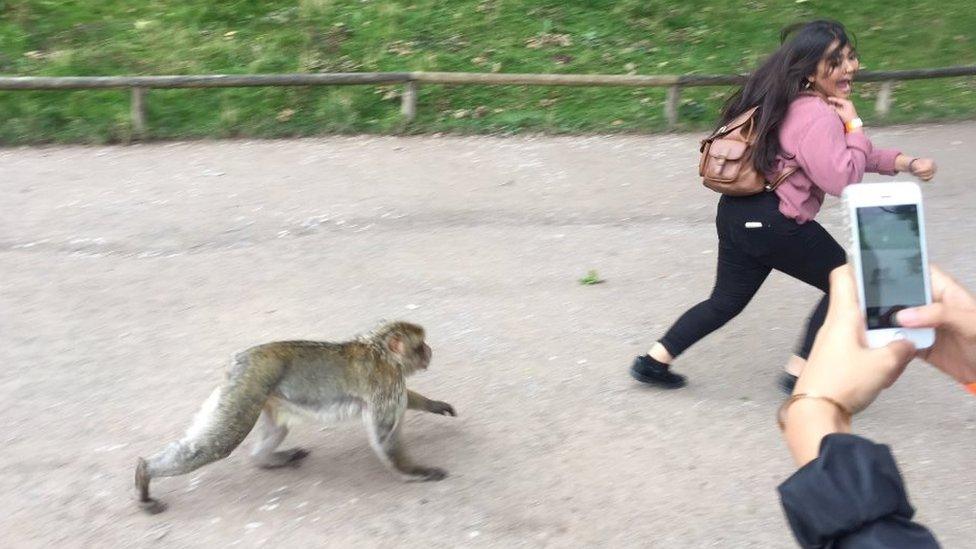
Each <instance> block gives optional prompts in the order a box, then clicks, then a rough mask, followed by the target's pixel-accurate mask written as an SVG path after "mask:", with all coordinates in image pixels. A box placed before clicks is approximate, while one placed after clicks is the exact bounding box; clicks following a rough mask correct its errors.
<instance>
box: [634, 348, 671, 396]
mask: <svg viewBox="0 0 976 549" xmlns="http://www.w3.org/2000/svg"><path fill="white" fill-rule="evenodd" d="M630 375H631V377H633V378H634V379H636V380H637V381H640V382H641V383H647V384H648V385H657V386H658V387H664V388H665V389H677V388H679V387H684V386H685V376H683V375H681V374H676V373H674V372H672V371H671V368H670V367H669V366H668V365H667V364H665V363H663V362H658V361H656V360H654V359H653V358H651V357H649V356H647V355H641V356H639V357H637V358H635V359H634V363H633V364H632V365H631V366H630Z"/></svg>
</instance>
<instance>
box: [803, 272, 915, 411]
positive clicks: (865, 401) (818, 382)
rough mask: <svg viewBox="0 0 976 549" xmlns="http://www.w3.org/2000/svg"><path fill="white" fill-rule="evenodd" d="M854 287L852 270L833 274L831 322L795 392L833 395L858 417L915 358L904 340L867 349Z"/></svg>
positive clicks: (819, 336)
mask: <svg viewBox="0 0 976 549" xmlns="http://www.w3.org/2000/svg"><path fill="white" fill-rule="evenodd" d="M856 288H857V285H856V283H855V281H854V273H853V271H852V270H851V268H850V266H848V265H844V266H842V267H838V268H836V269H834V270H833V272H831V273H830V308H829V309H828V310H827V319H826V320H825V321H824V324H823V327H822V328H821V329H820V332H819V333H818V334H817V339H816V340H815V341H814V344H813V349H812V350H811V351H810V358H809V359H808V360H807V364H806V366H805V367H804V368H803V373H802V374H801V375H800V378H799V379H798V380H797V382H796V387H795V389H794V390H793V393H794V394H798V393H808V394H817V395H821V396H827V397H831V398H833V399H834V400H836V401H838V402H840V403H841V404H843V405H844V407H845V408H847V410H849V411H850V412H851V413H855V414H856V413H857V412H860V411H861V410H863V409H865V408H867V407H868V405H869V404H871V402H873V401H874V399H875V398H877V396H878V394H879V393H880V392H881V390H882V389H886V388H887V387H890V386H891V384H892V383H894V382H895V380H896V379H898V376H900V375H901V373H902V371H903V370H904V369H905V366H906V365H907V364H908V362H909V361H910V360H911V359H912V357H913V356H914V355H915V347H914V346H913V345H912V344H911V343H910V342H908V341H904V340H900V341H893V342H891V343H889V344H888V345H886V346H885V347H882V348H880V349H871V348H869V347H868V346H867V341H866V340H865V339H866V335H865V331H864V315H863V314H862V313H861V308H860V306H859V305H858V300H857V289H856Z"/></svg>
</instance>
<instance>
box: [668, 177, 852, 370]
mask: <svg viewBox="0 0 976 549" xmlns="http://www.w3.org/2000/svg"><path fill="white" fill-rule="evenodd" d="M715 227H716V229H718V272H717V273H716V276H715V288H714V289H713V290H712V295H711V296H709V298H708V299H707V300H705V301H702V302H701V303H699V304H698V305H695V306H694V307H692V308H691V309H688V311H687V312H685V314H683V315H681V317H680V318H678V320H677V321H676V322H675V323H674V325H672V326H671V329H669V330H668V332H667V333H666V334H665V335H664V337H663V338H662V339H661V340H660V343H661V345H663V346H664V348H665V349H667V350H668V352H669V353H670V354H671V355H672V356H678V355H680V354H681V353H683V352H684V351H685V350H686V349H688V347H691V346H692V345H694V344H695V343H696V342H697V341H698V340H700V339H702V338H703V337H705V336H707V335H708V334H710V333H712V332H714V331H715V330H717V329H719V328H721V327H722V326H724V325H725V323H726V322H728V321H729V320H732V318H733V317H734V316H735V315H737V314H739V313H740V312H742V309H744V308H745V306H746V305H747V304H748V303H749V300H751V299H752V296H754V295H756V292H757V291H759V287H760V286H762V283H763V281H765V280H766V277H767V276H769V272H770V271H771V270H773V269H776V270H777V271H781V272H784V273H786V274H788V275H790V276H792V277H794V278H796V279H799V280H802V281H803V282H806V283H807V284H810V285H811V286H816V287H817V288H819V289H820V290H822V291H823V292H824V293H825V294H826V292H827V290H828V287H829V275H830V271H831V270H833V269H834V268H835V267H838V266H840V265H843V264H844V263H845V262H846V261H847V257H846V254H845V253H844V249H843V248H841V246H840V244H838V243H837V241H836V240H834V238H833V237H832V236H830V234H829V233H828V232H827V231H826V230H824V228H823V227H821V226H820V224H819V223H817V222H816V221H808V222H806V223H803V224H802V225H801V224H799V223H797V222H796V221H794V220H792V219H790V218H788V217H786V216H785V215H783V214H782V213H780V211H779V198H778V197H777V196H776V195H775V194H774V193H761V194H758V195H753V196H747V197H741V198H735V197H731V196H724V195H723V196H722V198H721V199H720V200H719V204H718V214H717V215H716V217H715ZM826 315H827V296H826V295H824V297H823V298H822V299H821V300H820V303H818V304H817V306H816V308H815V309H814V310H813V313H811V314H810V318H809V319H808V320H807V328H806V333H805V335H804V337H803V342H802V343H801V344H800V347H799V349H797V354H798V355H799V356H801V357H802V358H807V356H808V355H809V354H810V348H811V347H813V339H814V338H815V337H816V335H817V331H818V330H819V329H820V326H821V325H823V322H824V318H825V317H826Z"/></svg>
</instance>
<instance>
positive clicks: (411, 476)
mask: <svg viewBox="0 0 976 549" xmlns="http://www.w3.org/2000/svg"><path fill="white" fill-rule="evenodd" d="M406 475H407V481H408V482H427V481H431V480H444V479H445V478H447V471H445V470H444V469H438V468H437V467H414V468H413V469H411V470H410V471H408V472H407V473H406Z"/></svg>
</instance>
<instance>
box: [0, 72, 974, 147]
mask: <svg viewBox="0 0 976 549" xmlns="http://www.w3.org/2000/svg"><path fill="white" fill-rule="evenodd" d="M960 76H976V65H967V66H957V67H942V68H933V69H914V70H902V71H865V72H861V73H859V74H858V77H857V79H858V81H861V82H881V83H882V84H881V89H880V90H879V92H878V96H877V100H876V101H875V111H876V112H877V114H878V115H880V116H884V115H886V114H888V111H889V110H890V108H891V91H892V86H893V84H894V82H898V81H902V80H919V79H929V78H951V77H960ZM745 78H746V76H745V75H716V76H709V75H683V76H674V75H658V76H650V75H611V74H503V73H471V72H376V73H369V72H363V73H321V74H207V75H186V76H0V90H94V89H106V88H111V89H130V90H131V94H132V109H131V116H132V129H133V132H134V133H135V135H137V136H144V135H146V131H147V124H146V91H147V90H150V89H163V88H239V87H255V86H351V85H390V84H402V85H403V87H404V89H403V94H402V97H401V106H400V112H401V114H402V115H403V117H404V119H405V120H406V121H407V122H409V121H411V120H413V119H414V117H415V116H416V114H417V90H418V88H419V87H420V86H421V85H423V84H438V85H459V86H463V85H480V86H623V87H638V88H647V87H664V88H667V98H666V100H665V102H664V117H665V119H666V120H667V123H668V127H669V128H673V127H675V125H677V123H678V106H679V105H680V103H681V90H682V89H683V88H691V87H701V86H731V85H736V84H741V83H742V82H744V81H745Z"/></svg>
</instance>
